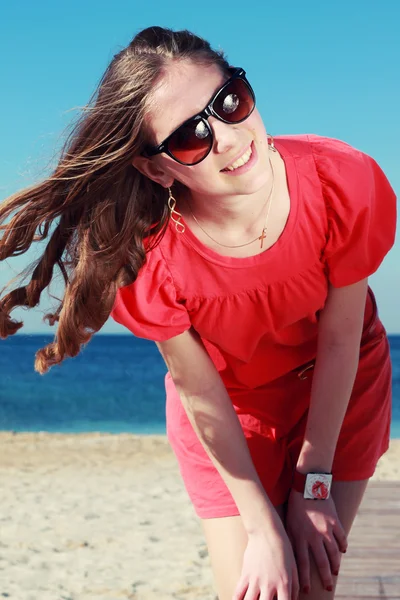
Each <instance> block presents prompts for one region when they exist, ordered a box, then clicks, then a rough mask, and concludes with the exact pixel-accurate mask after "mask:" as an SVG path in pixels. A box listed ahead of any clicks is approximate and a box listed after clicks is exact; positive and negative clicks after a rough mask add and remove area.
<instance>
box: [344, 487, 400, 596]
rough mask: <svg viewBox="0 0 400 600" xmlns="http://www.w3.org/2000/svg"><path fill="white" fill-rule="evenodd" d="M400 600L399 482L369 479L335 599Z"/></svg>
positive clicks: (352, 531)
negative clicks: (370, 480)
mask: <svg viewBox="0 0 400 600" xmlns="http://www.w3.org/2000/svg"><path fill="white" fill-rule="evenodd" d="M336 598H338V599H339V598H340V599H341V600H367V599H368V600H372V599H374V600H379V599H382V600H400V482H370V483H369V485H368V488H367V491H366V494H365V496H364V498H363V501H362V504H361V506H360V509H359V512H358V514H357V517H356V519H355V521H354V524H353V528H352V530H351V533H350V536H349V549H348V551H347V553H346V554H345V555H344V556H343V558H342V564H341V568H340V575H339V578H338V583H337V587H336V594H335V599H336Z"/></svg>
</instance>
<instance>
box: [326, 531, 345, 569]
mask: <svg viewBox="0 0 400 600" xmlns="http://www.w3.org/2000/svg"><path fill="white" fill-rule="evenodd" d="M324 546H325V550H326V553H327V555H328V558H329V562H330V565H331V573H332V574H333V575H336V576H338V575H339V569H340V561H341V558H342V555H341V553H340V551H339V548H338V545H337V542H336V540H335V538H334V537H332V539H325V540H324Z"/></svg>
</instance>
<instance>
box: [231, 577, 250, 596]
mask: <svg viewBox="0 0 400 600" xmlns="http://www.w3.org/2000/svg"><path fill="white" fill-rule="evenodd" d="M247 588H248V582H246V581H245V580H244V579H243V580H242V579H241V580H239V582H238V584H237V586H236V588H235V591H234V594H233V596H232V600H244V597H245V594H246V592H247Z"/></svg>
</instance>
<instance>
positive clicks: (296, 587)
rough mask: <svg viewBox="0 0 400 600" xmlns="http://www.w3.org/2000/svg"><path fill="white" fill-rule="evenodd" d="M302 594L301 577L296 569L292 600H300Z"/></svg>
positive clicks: (293, 573)
mask: <svg viewBox="0 0 400 600" xmlns="http://www.w3.org/2000/svg"><path fill="white" fill-rule="evenodd" d="M299 594H300V584H299V576H298V573H297V568H296V567H294V568H293V571H292V597H291V600H298V599H299Z"/></svg>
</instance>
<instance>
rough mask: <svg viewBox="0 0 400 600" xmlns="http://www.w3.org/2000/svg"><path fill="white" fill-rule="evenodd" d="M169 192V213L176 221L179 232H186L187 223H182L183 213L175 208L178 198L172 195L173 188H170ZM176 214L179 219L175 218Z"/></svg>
mask: <svg viewBox="0 0 400 600" xmlns="http://www.w3.org/2000/svg"><path fill="white" fill-rule="evenodd" d="M168 193H169V197H168V208H169V214H170V217H171V219H172V220H173V222H174V223H175V229H176V230H177V232H178V233H185V229H186V228H185V225H184V224H183V223H181V218H182V215H181V213H180V212H178V211H177V210H175V206H176V200H175V198H174V197H173V195H172V192H171V188H168ZM175 215H177V216H178V218H177V219H176V218H175Z"/></svg>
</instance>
